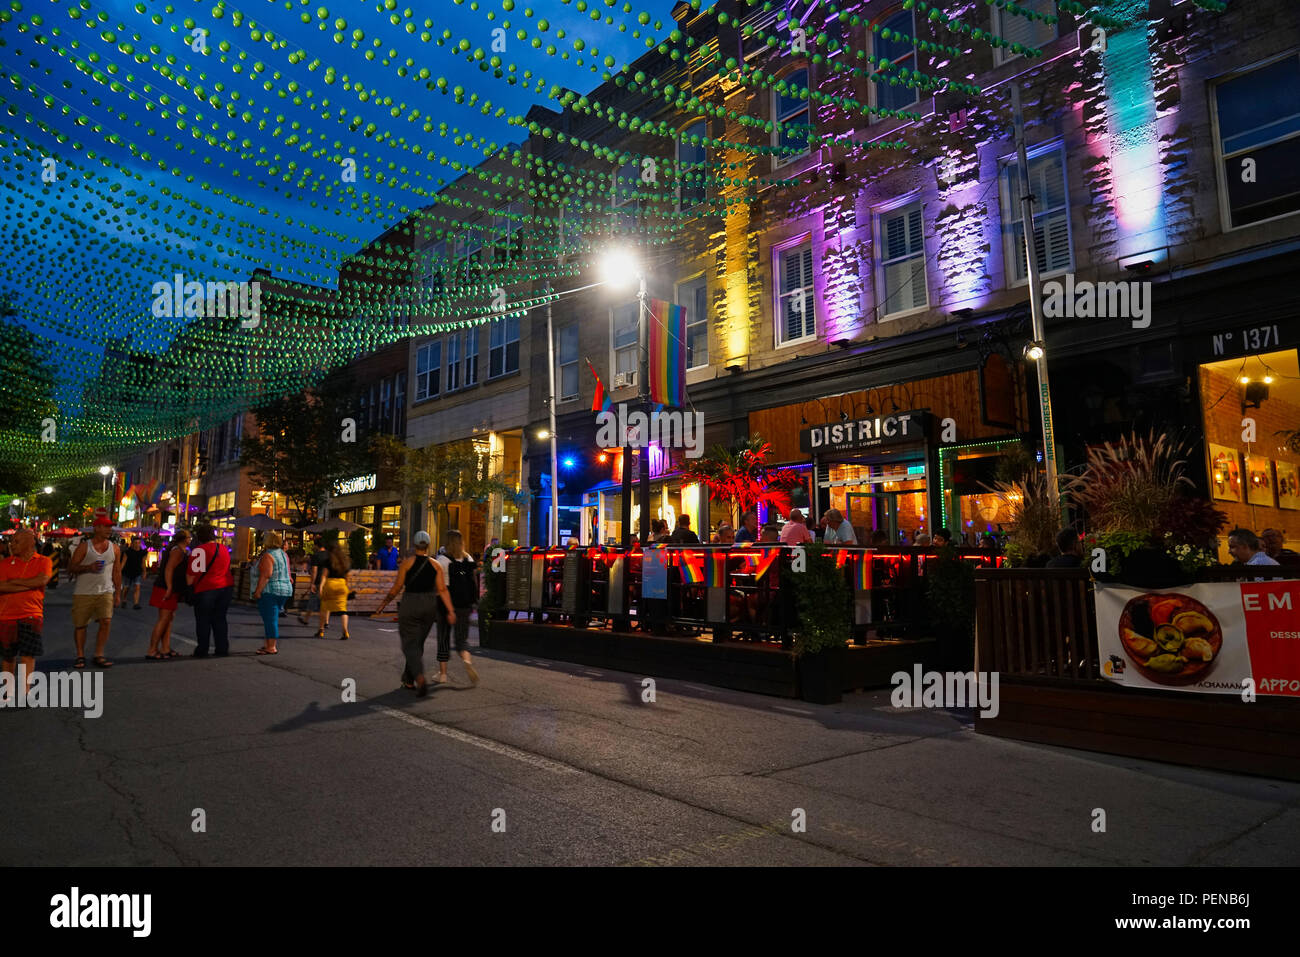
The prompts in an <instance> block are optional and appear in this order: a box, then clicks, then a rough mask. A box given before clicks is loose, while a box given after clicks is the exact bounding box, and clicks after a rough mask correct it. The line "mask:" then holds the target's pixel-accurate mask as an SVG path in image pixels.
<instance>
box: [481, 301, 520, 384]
mask: <svg viewBox="0 0 1300 957" xmlns="http://www.w3.org/2000/svg"><path fill="white" fill-rule="evenodd" d="M518 371H519V317H518V316H506V317H505V318H504V319H494V320H493V321H492V336H491V346H490V351H489V352H488V378H489V379H495V378H496V377H497V376H503V375H509V374H510V373H512V372H518Z"/></svg>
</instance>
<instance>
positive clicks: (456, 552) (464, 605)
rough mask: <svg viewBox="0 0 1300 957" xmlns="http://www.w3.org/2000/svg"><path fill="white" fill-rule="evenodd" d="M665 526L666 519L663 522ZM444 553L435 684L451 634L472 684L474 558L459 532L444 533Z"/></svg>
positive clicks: (443, 671)
mask: <svg viewBox="0 0 1300 957" xmlns="http://www.w3.org/2000/svg"><path fill="white" fill-rule="evenodd" d="M663 527H664V529H665V530H666V529H667V528H668V523H667V522H664V523H663ZM446 548H447V553H446V554H445V555H440V556H438V564H439V565H441V566H442V570H443V571H444V572H445V573H446V579H447V592H448V593H449V594H450V595H451V604H452V609H453V613H452V614H451V615H446V614H439V616H438V678H437V681H438V683H439V684H443V683H444V682H446V680H447V662H448V661H450V660H451V641H452V638H453V637H454V638H455V641H456V653H457V654H458V655H460V660H461V661H463V662H464V663H465V675H466V676H467V677H468V678H469V683H470V684H472V685H477V684H478V671H477V670H475V668H474V662H473V661H472V660H471V659H470V656H469V616H470V614H471V612H473V610H474V606H475V605H477V604H478V562H476V561H475V560H474V556H473V555H470V554H469V553H468V552H466V551H465V540H464V538H463V537H462V536H461V534H460V532H458V531H457V530H456V529H454V528H453V529H452V530H451V531H449V532H448V533H447V545H446Z"/></svg>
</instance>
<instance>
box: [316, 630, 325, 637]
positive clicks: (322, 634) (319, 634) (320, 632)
mask: <svg viewBox="0 0 1300 957" xmlns="http://www.w3.org/2000/svg"><path fill="white" fill-rule="evenodd" d="M316 637H317V638H324V637H325V629H324V628H322V629H321V630H320V631H318V632H316Z"/></svg>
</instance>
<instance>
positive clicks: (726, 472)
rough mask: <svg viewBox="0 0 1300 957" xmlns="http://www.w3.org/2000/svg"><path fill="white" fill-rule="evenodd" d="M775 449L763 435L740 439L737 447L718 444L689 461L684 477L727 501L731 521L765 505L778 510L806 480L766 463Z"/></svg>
mask: <svg viewBox="0 0 1300 957" xmlns="http://www.w3.org/2000/svg"><path fill="white" fill-rule="evenodd" d="M771 454H772V446H771V445H770V444H769V443H768V442H766V441H764V440H763V437H762V436H760V435H751V436H749V437H747V438H744V439H741V440H740V441H739V442H737V443H736V444H735V445H732V446H731V447H727V446H725V445H715V446H713V447H712V448H711V449H709V450H708V451H707V452H706V453H705V454H704V455H702V456H701V457H700V458H698V459H692V460H689V461H688V462H687V463H686V467H685V469H684V472H685V475H686V476H687V477H688V478H691V479H693V480H695V481H697V482H701V483H703V484H704V485H705V486H707V487H708V490H709V497H710V498H711V499H713V500H714V501H716V502H725V503H726V505H727V509H728V511H729V513H730V514H731V517H732V521H733V522H734V521H736V520H737V519H738V517H739V515H738V513H742V512H745V511H748V510H749V509H751V508H753V507H754V506H756V505H758V504H760V503H762V504H766V505H769V506H771V505H775V506H776V507H777V509H778V510H780V508H781V506H782V505H783V504H784V505H786V506H787V510H788V505H789V501H790V490H791V489H792V488H795V487H797V486H798V485H799V484H800V482H802V481H803V480H802V479H801V478H800V477H799V474H798V473H797V472H795V471H794V470H792V469H782V468H773V467H772V466H770V465H768V464H767V459H768V456H770V455H771Z"/></svg>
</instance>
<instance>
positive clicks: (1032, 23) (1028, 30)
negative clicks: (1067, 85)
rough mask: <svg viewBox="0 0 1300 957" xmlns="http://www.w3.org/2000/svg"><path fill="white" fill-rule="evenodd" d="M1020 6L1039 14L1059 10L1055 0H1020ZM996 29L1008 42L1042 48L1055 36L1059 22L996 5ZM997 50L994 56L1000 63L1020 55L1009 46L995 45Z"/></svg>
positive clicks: (1036, 48)
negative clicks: (1022, 14) (1035, 17)
mask: <svg viewBox="0 0 1300 957" xmlns="http://www.w3.org/2000/svg"><path fill="white" fill-rule="evenodd" d="M1017 6H1018V7H1019V8H1020V9H1021V10H1024V11H1026V12H1028V13H1036V14H1039V15H1040V16H1050V15H1052V14H1055V13H1056V0H1019V2H1018V3H1017ZM993 32H994V33H996V34H997V35H998V36H1000V37H1002V39H1004V40H1006V41H1007V43H1008V44H1011V43H1019V44H1020V45H1021V46H1022V47H1024V48H1026V49H1028V50H1040V49H1042V48H1043V47H1045V46H1047V44H1049V43H1051V42H1052V41H1053V40H1055V39H1056V24H1055V23H1048V22H1046V21H1044V20H1038V19H1033V18H1030V17H1027V16H1021V15H1020V14H1018V13H1012V12H1011V11H1010V10H998V9H994V11H993ZM995 50H996V52H995V53H994V58H995V59H996V61H997V63H998V64H999V65H1001V64H1003V63H1006V62H1007V61H1009V60H1014V59H1016V57H1018V56H1020V55H1021V54H1019V53H1015V52H1013V51H1012V50H1010V49H1009V48H1008V47H996V48H995Z"/></svg>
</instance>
